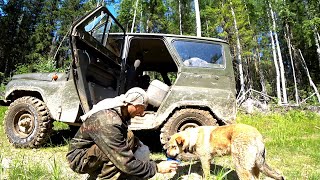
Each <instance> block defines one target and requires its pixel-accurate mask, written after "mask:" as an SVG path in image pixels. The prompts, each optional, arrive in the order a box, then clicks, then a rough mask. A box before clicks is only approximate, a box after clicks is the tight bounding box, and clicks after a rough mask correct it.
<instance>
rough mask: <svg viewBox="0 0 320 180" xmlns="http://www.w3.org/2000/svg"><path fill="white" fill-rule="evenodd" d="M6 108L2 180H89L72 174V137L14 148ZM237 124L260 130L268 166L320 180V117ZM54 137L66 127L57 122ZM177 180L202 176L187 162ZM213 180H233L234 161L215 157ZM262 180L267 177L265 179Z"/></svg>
mask: <svg viewBox="0 0 320 180" xmlns="http://www.w3.org/2000/svg"><path fill="white" fill-rule="evenodd" d="M5 111H6V107H1V106H0V180H3V179H8V180H16V179H21V180H24V179H28V180H32V179H50V180H69V179H71V180H72V179H79V180H81V179H85V178H86V175H80V174H77V173H74V172H73V171H72V170H71V169H70V168H69V167H68V164H67V162H66V159H65V155H66V152H67V150H68V138H65V139H62V140H61V141H60V142H59V143H57V142H54V141H55V139H54V138H53V139H52V142H51V143H49V145H48V146H45V147H42V148H39V149H16V148H13V147H12V146H11V145H10V144H9V143H8V141H7V139H6V136H5V134H4V130H3V117H4V113H5ZM237 122H238V123H244V124H249V125H252V126H254V127H256V128H257V129H258V130H259V131H260V132H261V133H262V134H263V136H264V137H265V142H266V148H267V156H266V160H267V162H268V164H269V165H270V166H271V167H273V168H274V169H276V170H277V171H279V172H281V173H282V174H284V175H285V177H286V178H287V179H290V180H291V179H293V180H300V179H308V180H309V179H310V180H316V179H320V153H319V149H320V143H319V142H320V116H319V115H317V114H315V113H311V112H307V111H296V110H291V111H283V112H277V113H273V114H267V115H265V114H255V115H246V114H242V113H239V114H238V119H237ZM54 126H55V127H54V130H56V132H57V133H56V134H59V133H61V131H63V130H65V129H67V128H68V126H66V125H65V124H63V123H57V122H55V123H54ZM151 159H153V160H157V161H160V160H163V159H165V156H164V155H163V153H152V155H151ZM181 167H183V168H180V169H178V172H177V174H176V175H173V174H172V175H171V177H174V178H175V179H182V178H181V176H183V175H186V174H190V176H189V179H190V180H192V179H198V178H199V176H196V173H199V171H201V166H200V164H199V163H198V162H191V163H190V162H183V163H182V165H181ZM211 171H212V178H214V179H221V180H222V179H233V178H232V176H231V175H232V174H235V172H234V166H233V165H232V160H231V158H230V157H217V158H216V159H215V163H214V165H213V166H212V168H211ZM168 177H169V175H157V176H155V177H154V178H152V179H153V180H164V179H168ZM263 178H264V177H263Z"/></svg>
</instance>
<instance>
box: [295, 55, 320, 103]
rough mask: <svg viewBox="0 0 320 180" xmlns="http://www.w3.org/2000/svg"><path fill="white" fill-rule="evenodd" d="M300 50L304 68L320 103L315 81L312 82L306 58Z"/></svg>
mask: <svg viewBox="0 0 320 180" xmlns="http://www.w3.org/2000/svg"><path fill="white" fill-rule="evenodd" d="M298 50H299V53H300V56H301V59H302V65H303V68H304V69H305V70H306V73H307V76H308V78H309V83H310V86H311V87H312V88H313V90H314V92H315V93H316V95H317V98H318V102H319V103H320V95H319V92H318V89H317V87H316V85H315V84H314V83H313V81H312V79H311V76H310V73H309V70H308V67H307V64H306V61H305V60H304V57H303V55H302V53H301V51H300V49H298Z"/></svg>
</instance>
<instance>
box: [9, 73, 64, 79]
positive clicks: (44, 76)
mask: <svg viewBox="0 0 320 180" xmlns="http://www.w3.org/2000/svg"><path fill="white" fill-rule="evenodd" d="M55 74H57V75H58V77H61V76H63V75H64V74H65V73H54V72H50V73H27V74H17V75H14V76H13V77H12V80H19V79H27V80H39V81H52V77H53V75H55Z"/></svg>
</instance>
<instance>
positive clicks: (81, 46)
mask: <svg viewBox="0 0 320 180" xmlns="http://www.w3.org/2000/svg"><path fill="white" fill-rule="evenodd" d="M119 32H120V33H119ZM70 48H71V57H72V63H71V65H70V68H69V69H68V70H67V71H66V72H65V73H55V72H52V73H32V74H20V75H15V76H13V77H12V80H11V81H10V82H9V83H8V84H7V86H6V92H5V95H4V96H3V97H2V99H3V102H4V103H7V104H10V107H9V108H8V110H7V112H6V115H5V120H4V128H5V133H6V135H7V137H8V140H9V141H10V142H11V143H12V144H13V145H14V146H15V147H37V146H39V145H41V144H43V143H45V142H46V141H47V138H48V137H49V135H50V131H51V129H52V122H53V121H61V122H65V123H67V124H69V125H80V124H81V120H80V118H79V116H80V115H82V114H84V113H86V112H88V111H89V110H90V109H91V108H92V106H93V105H94V104H96V103H97V102H99V101H100V100H102V99H104V98H112V97H115V96H117V95H119V94H122V93H125V92H126V91H127V90H128V89H129V88H131V87H134V86H138V87H142V88H144V89H146V90H147V92H148V94H149V95H150V97H149V99H150V104H149V105H148V107H147V109H146V114H145V115H144V116H143V117H136V118H135V119H132V121H131V125H130V129H132V130H148V129H149V130H161V135H160V138H159V140H160V141H161V143H162V144H164V143H165V142H166V141H167V140H168V138H169V137H170V135H172V134H173V133H175V132H178V131H181V130H183V129H186V128H192V127H195V126H200V125H223V124H228V123H232V121H233V120H234V119H235V114H236V97H235V93H236V92H235V91H236V89H235V80H234V72H233V67H232V60H231V55H230V49H229V45H228V44H227V42H225V41H223V40H219V39H214V38H204V37H193V36H180V35H170V34H147V33H126V32H125V30H124V29H123V27H122V26H121V25H120V23H119V22H118V21H117V20H116V19H115V18H114V16H113V15H112V14H111V13H110V12H109V11H108V9H107V8H105V7H98V8H96V9H95V10H93V11H92V12H90V13H88V14H87V15H85V16H84V17H82V18H80V19H79V20H78V21H76V22H75V23H74V24H73V26H72V28H71V33H70ZM149 81H151V82H149Z"/></svg>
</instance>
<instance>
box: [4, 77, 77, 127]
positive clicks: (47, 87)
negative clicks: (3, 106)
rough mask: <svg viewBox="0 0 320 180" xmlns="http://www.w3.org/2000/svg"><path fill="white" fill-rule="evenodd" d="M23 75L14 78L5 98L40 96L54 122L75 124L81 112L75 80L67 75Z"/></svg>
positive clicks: (7, 88) (8, 85) (7, 87)
mask: <svg viewBox="0 0 320 180" xmlns="http://www.w3.org/2000/svg"><path fill="white" fill-rule="evenodd" d="M54 74H56V73H32V74H21V75H15V76H13V77H12V81H10V82H9V83H8V84H7V86H6V93H5V96H4V98H5V99H6V100H10V101H11V100H14V99H17V98H19V97H22V96H34V95H35V94H37V96H40V97H41V98H40V99H42V100H43V101H44V102H45V103H46V105H47V107H48V109H49V112H50V115H51V117H52V118H53V119H54V120H58V121H63V122H70V123H74V122H75V121H76V118H77V114H78V111H79V105H80V101H79V98H78V95H77V90H76V88H75V85H74V82H73V79H70V78H68V77H69V75H68V74H66V73H57V76H58V79H57V80H56V81H55V80H53V79H52V77H53V75H54Z"/></svg>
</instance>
